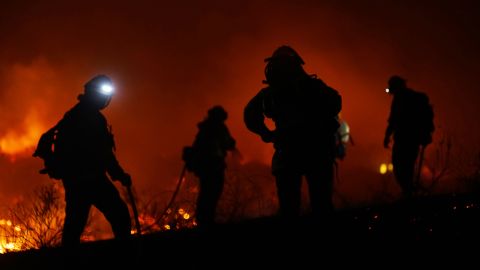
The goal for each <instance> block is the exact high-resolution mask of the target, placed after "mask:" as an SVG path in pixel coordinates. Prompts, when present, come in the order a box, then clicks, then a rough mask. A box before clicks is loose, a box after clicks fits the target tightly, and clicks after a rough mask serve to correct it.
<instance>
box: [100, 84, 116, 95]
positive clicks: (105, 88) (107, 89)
mask: <svg viewBox="0 0 480 270" xmlns="http://www.w3.org/2000/svg"><path fill="white" fill-rule="evenodd" d="M113 90H114V88H113V85H111V84H107V83H106V84H102V85H101V86H100V93H102V94H104V95H112V94H113Z"/></svg>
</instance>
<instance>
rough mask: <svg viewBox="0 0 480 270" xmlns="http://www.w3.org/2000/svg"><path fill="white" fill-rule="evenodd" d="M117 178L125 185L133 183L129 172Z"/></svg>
mask: <svg viewBox="0 0 480 270" xmlns="http://www.w3.org/2000/svg"><path fill="white" fill-rule="evenodd" d="M117 180H118V181H120V183H122V185H123V186H126V187H129V186H131V185H132V177H131V176H130V174H128V173H124V174H123V175H122V176H121V177H119V178H118V179H117Z"/></svg>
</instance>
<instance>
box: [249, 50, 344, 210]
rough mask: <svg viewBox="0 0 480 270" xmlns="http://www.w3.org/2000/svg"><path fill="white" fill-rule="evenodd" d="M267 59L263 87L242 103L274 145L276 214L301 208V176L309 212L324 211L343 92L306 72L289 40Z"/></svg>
mask: <svg viewBox="0 0 480 270" xmlns="http://www.w3.org/2000/svg"><path fill="white" fill-rule="evenodd" d="M265 62H266V66H265V80H264V83H265V84H267V87H265V88H263V89H262V90H260V92H258V93H257V94H256V95H255V96H254V97H253V98H252V99H251V100H250V101H249V102H248V104H247V105H246V107H245V109H244V122H245V124H246V126H247V128H248V129H249V130H250V131H252V132H253V133H255V134H257V135H259V136H260V138H261V139H262V140H263V141H264V142H266V143H273V146H274V148H275V153H274V155H273V160H272V173H273V175H274V176H275V178H276V185H277V195H278V199H279V204H280V205H279V207H280V209H279V210H280V211H279V214H280V215H281V216H283V217H287V218H292V217H296V216H298V215H299V214H300V201H301V200H300V197H301V181H302V177H303V176H305V178H306V181H307V183H308V188H309V199H310V205H311V210H312V212H313V214H314V215H315V216H319V215H323V214H328V213H330V212H331V211H332V210H333V203H332V193H333V172H334V162H335V133H336V131H337V129H338V127H339V123H338V121H337V118H336V117H337V115H338V113H339V112H340V110H341V105H342V101H341V96H340V95H339V94H338V92H337V91H336V90H334V89H333V88H331V87H329V86H328V85H327V84H325V83H324V82H323V81H322V80H320V79H319V78H317V77H316V76H315V75H309V74H307V73H306V72H305V70H304V69H303V65H304V64H305V63H304V61H303V59H302V58H301V57H300V56H299V54H298V53H297V52H296V51H295V50H294V49H293V48H291V47H289V46H281V47H279V48H278V49H276V50H275V51H274V52H273V54H272V56H271V57H268V58H267V59H265ZM265 118H270V119H272V120H273V122H274V123H275V129H274V130H270V129H269V128H268V127H267V126H266V124H265Z"/></svg>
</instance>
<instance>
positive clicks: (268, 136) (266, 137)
mask: <svg viewBox="0 0 480 270" xmlns="http://www.w3.org/2000/svg"><path fill="white" fill-rule="evenodd" d="M261 137H262V141H264V142H266V143H271V142H273V141H274V140H275V132H273V131H269V132H266V133H264V134H262V135H261Z"/></svg>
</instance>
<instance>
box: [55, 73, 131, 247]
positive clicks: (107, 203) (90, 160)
mask: <svg viewBox="0 0 480 270" xmlns="http://www.w3.org/2000/svg"><path fill="white" fill-rule="evenodd" d="M113 91H114V87H113V83H112V80H111V79H110V78H109V77H108V76H105V75H98V76H95V77H93V78H92V79H91V80H89V81H88V82H87V83H86V84H85V86H84V93H83V94H81V95H79V96H78V101H79V102H78V103H77V104H76V105H75V106H74V107H73V108H72V109H70V110H69V111H68V112H67V113H65V115H64V117H63V118H62V120H60V122H59V123H58V124H57V126H56V128H57V130H58V131H57V139H56V142H55V153H56V156H57V158H58V162H60V163H61V166H60V167H61V168H62V173H61V180H62V182H63V186H64V188H65V201H66V209H65V223H64V227H63V235H62V245H64V246H76V245H78V244H79V243H80V236H81V234H82V232H83V230H84V227H85V225H86V222H87V219H88V215H89V211H90V207H91V206H95V207H96V208H97V209H98V210H100V211H101V212H102V213H103V214H104V216H105V217H106V219H107V220H108V221H109V223H110V225H111V227H112V230H113V233H114V235H115V237H116V238H119V239H125V238H128V237H129V236H130V229H131V224H130V214H129V211H128V208H127V205H126V203H125V202H124V201H123V200H122V198H121V197H120V194H119V192H118V190H117V189H116V187H115V185H113V183H112V181H111V180H110V179H112V180H114V181H115V180H118V181H120V182H121V183H122V184H123V185H125V186H130V185H131V178H130V175H128V174H127V173H126V172H125V171H124V170H123V168H122V167H121V166H120V164H119V162H118V160H117V158H116V157H115V153H114V147H115V146H114V145H115V144H114V140H113V135H112V133H111V131H110V128H109V125H108V123H107V120H106V118H105V116H104V115H103V114H102V113H101V110H103V109H105V108H106V107H107V106H108V104H109V103H110V101H111V98H112V95H113ZM107 174H108V176H109V177H108V176H107Z"/></svg>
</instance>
